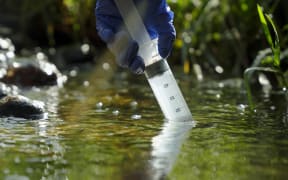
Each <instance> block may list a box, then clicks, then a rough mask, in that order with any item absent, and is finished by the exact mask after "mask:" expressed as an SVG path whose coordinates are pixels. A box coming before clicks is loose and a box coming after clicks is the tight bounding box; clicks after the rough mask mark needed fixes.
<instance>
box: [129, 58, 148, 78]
mask: <svg viewBox="0 0 288 180" xmlns="http://www.w3.org/2000/svg"><path fill="white" fill-rule="evenodd" d="M129 69H130V70H131V71H132V72H133V73H134V74H143V73H144V71H145V63H144V60H143V59H142V58H141V57H140V56H136V57H135V59H134V60H133V61H132V63H131V64H130V66H129Z"/></svg>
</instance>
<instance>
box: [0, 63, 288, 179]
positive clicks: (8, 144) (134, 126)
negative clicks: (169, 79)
mask: <svg viewBox="0 0 288 180" xmlns="http://www.w3.org/2000/svg"><path fill="white" fill-rule="evenodd" d="M103 67H104V69H106V70H104V69H103V68H102V66H101V65H98V66H97V67H96V68H88V69H87V68H86V69H82V70H79V71H78V73H76V71H71V73H70V74H71V77H69V81H68V83H67V84H66V85H65V87H64V88H62V89H58V88H48V89H32V90H30V91H27V92H24V94H25V95H27V96H29V97H32V98H34V99H38V100H42V101H44V102H45V103H46V108H47V111H48V112H49V117H48V119H45V120H36V121H29V120H26V121H23V120H17V119H13V118H5V119H4V118H2V119H0V179H5V180H12V179H20V180H26V179H75V180H76V179H113V180H114V179H116V180H117V179H162V178H167V179H180V180H181V179H184V180H185V179H285V178H287V176H288V172H287V169H288V122H287V107H286V103H285V100H284V98H283V97H282V96H281V94H280V95H279V94H276V95H275V97H276V98H274V97H267V96H265V95H263V103H261V104H259V106H258V107H257V111H256V112H251V111H249V110H248V109H247V106H246V99H245V94H244V92H243V89H241V88H239V87H238V86H236V85H234V84H235V82H236V81H235V82H234V81H233V83H232V85H229V82H228V83H227V82H225V83H226V84H225V83H224V84H223V83H218V82H216V81H206V82H202V83H196V82H194V81H192V80H191V79H192V78H189V77H187V76H183V75H181V74H180V73H179V74H176V78H177V79H178V80H180V81H179V82H180V87H181V89H182V90H183V94H184V97H185V99H186V100H187V103H188V106H189V108H190V109H191V112H192V114H193V117H194V120H195V124H194V123H187V122H185V124H184V123H175V122H174V123H169V122H166V121H165V120H164V119H163V115H162V113H161V110H160V108H159V107H158V105H157V102H156V100H155V98H154V97H153V94H152V91H151V89H150V88H149V86H148V82H147V81H146V80H145V78H144V77H143V76H140V77H132V76H130V75H127V73H121V72H116V71H115V70H113V69H111V68H110V69H109V66H108V64H103ZM114 72H115V73H114ZM75 75H76V77H74V76H75ZM230 84H231V83H230ZM236 84H237V83H236ZM277 98H278V99H277Z"/></svg>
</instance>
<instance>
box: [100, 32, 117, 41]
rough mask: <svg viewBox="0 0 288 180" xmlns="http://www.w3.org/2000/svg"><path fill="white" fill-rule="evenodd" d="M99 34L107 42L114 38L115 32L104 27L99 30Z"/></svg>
mask: <svg viewBox="0 0 288 180" xmlns="http://www.w3.org/2000/svg"><path fill="white" fill-rule="evenodd" d="M99 36H100V37H101V39H102V40H103V41H105V42H106V43H110V42H112V41H113V39H114V33H113V32H112V31H111V30H109V29H102V30H101V31H99Z"/></svg>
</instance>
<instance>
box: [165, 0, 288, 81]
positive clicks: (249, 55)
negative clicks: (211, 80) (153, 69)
mask: <svg viewBox="0 0 288 180" xmlns="http://www.w3.org/2000/svg"><path fill="white" fill-rule="evenodd" d="M168 2H169V5H170V6H171V8H172V9H173V10H174V12H175V26H176V29H177V32H178V35H177V40H176V44H175V49H177V50H178V51H177V50H176V51H175V56H178V57H179V54H178V53H181V55H182V61H183V63H184V64H185V63H188V65H190V66H191V64H195V63H196V64H200V65H201V66H202V67H203V68H204V69H205V68H206V69H208V70H212V71H216V72H217V68H216V67H218V66H222V67H223V68H224V72H225V71H226V72H227V74H232V75H235V76H239V75H241V74H242V72H243V70H244V69H245V68H247V67H249V65H250V64H251V63H252V62H253V60H254V58H255V57H256V55H257V53H258V51H260V50H262V49H264V48H266V47H267V42H266V41H265V36H264V34H263V31H262V29H261V24H260V21H259V18H258V14H257V3H260V4H261V5H262V6H263V7H265V8H266V9H267V10H268V11H269V12H274V11H276V10H277V8H278V7H279V6H283V4H287V2H285V1H283V0H282V1H281V0H276V1H275V0H265V1H264V0H237V1H235V0H221V1H220V0H181V1H180V0H169V1H168ZM282 18H283V16H282ZM285 18H287V14H286V17H285ZM280 20H281V19H280ZM276 22H277V20H276ZM285 27H286V28H283V27H281V28H282V29H281V31H280V37H281V38H283V39H284V38H285V39H287V35H283V34H284V31H286V32H287V25H286V26H285ZM283 42H284V43H286V44H287V40H286V42H285V41H283ZM282 45H283V44H282ZM188 71H189V68H188ZM214 73H215V72H214Z"/></svg>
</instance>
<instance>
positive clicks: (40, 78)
mask: <svg viewBox="0 0 288 180" xmlns="http://www.w3.org/2000/svg"><path fill="white" fill-rule="evenodd" d="M40 56H41V57H44V56H43V55H40ZM13 61H15V62H13V63H12V64H10V65H9V66H8V68H7V69H6V74H5V75H4V76H3V77H1V78H0V81H2V82H4V83H6V84H13V85H17V86H21V87H32V86H53V85H58V86H61V85H63V83H64V82H65V81H66V77H65V76H63V75H62V74H61V73H60V72H59V70H58V69H57V68H56V66H55V65H54V64H52V63H50V62H48V61H46V60H45V59H43V58H35V57H29V58H18V59H15V60H13ZM17 61H18V62H19V63H17Z"/></svg>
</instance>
